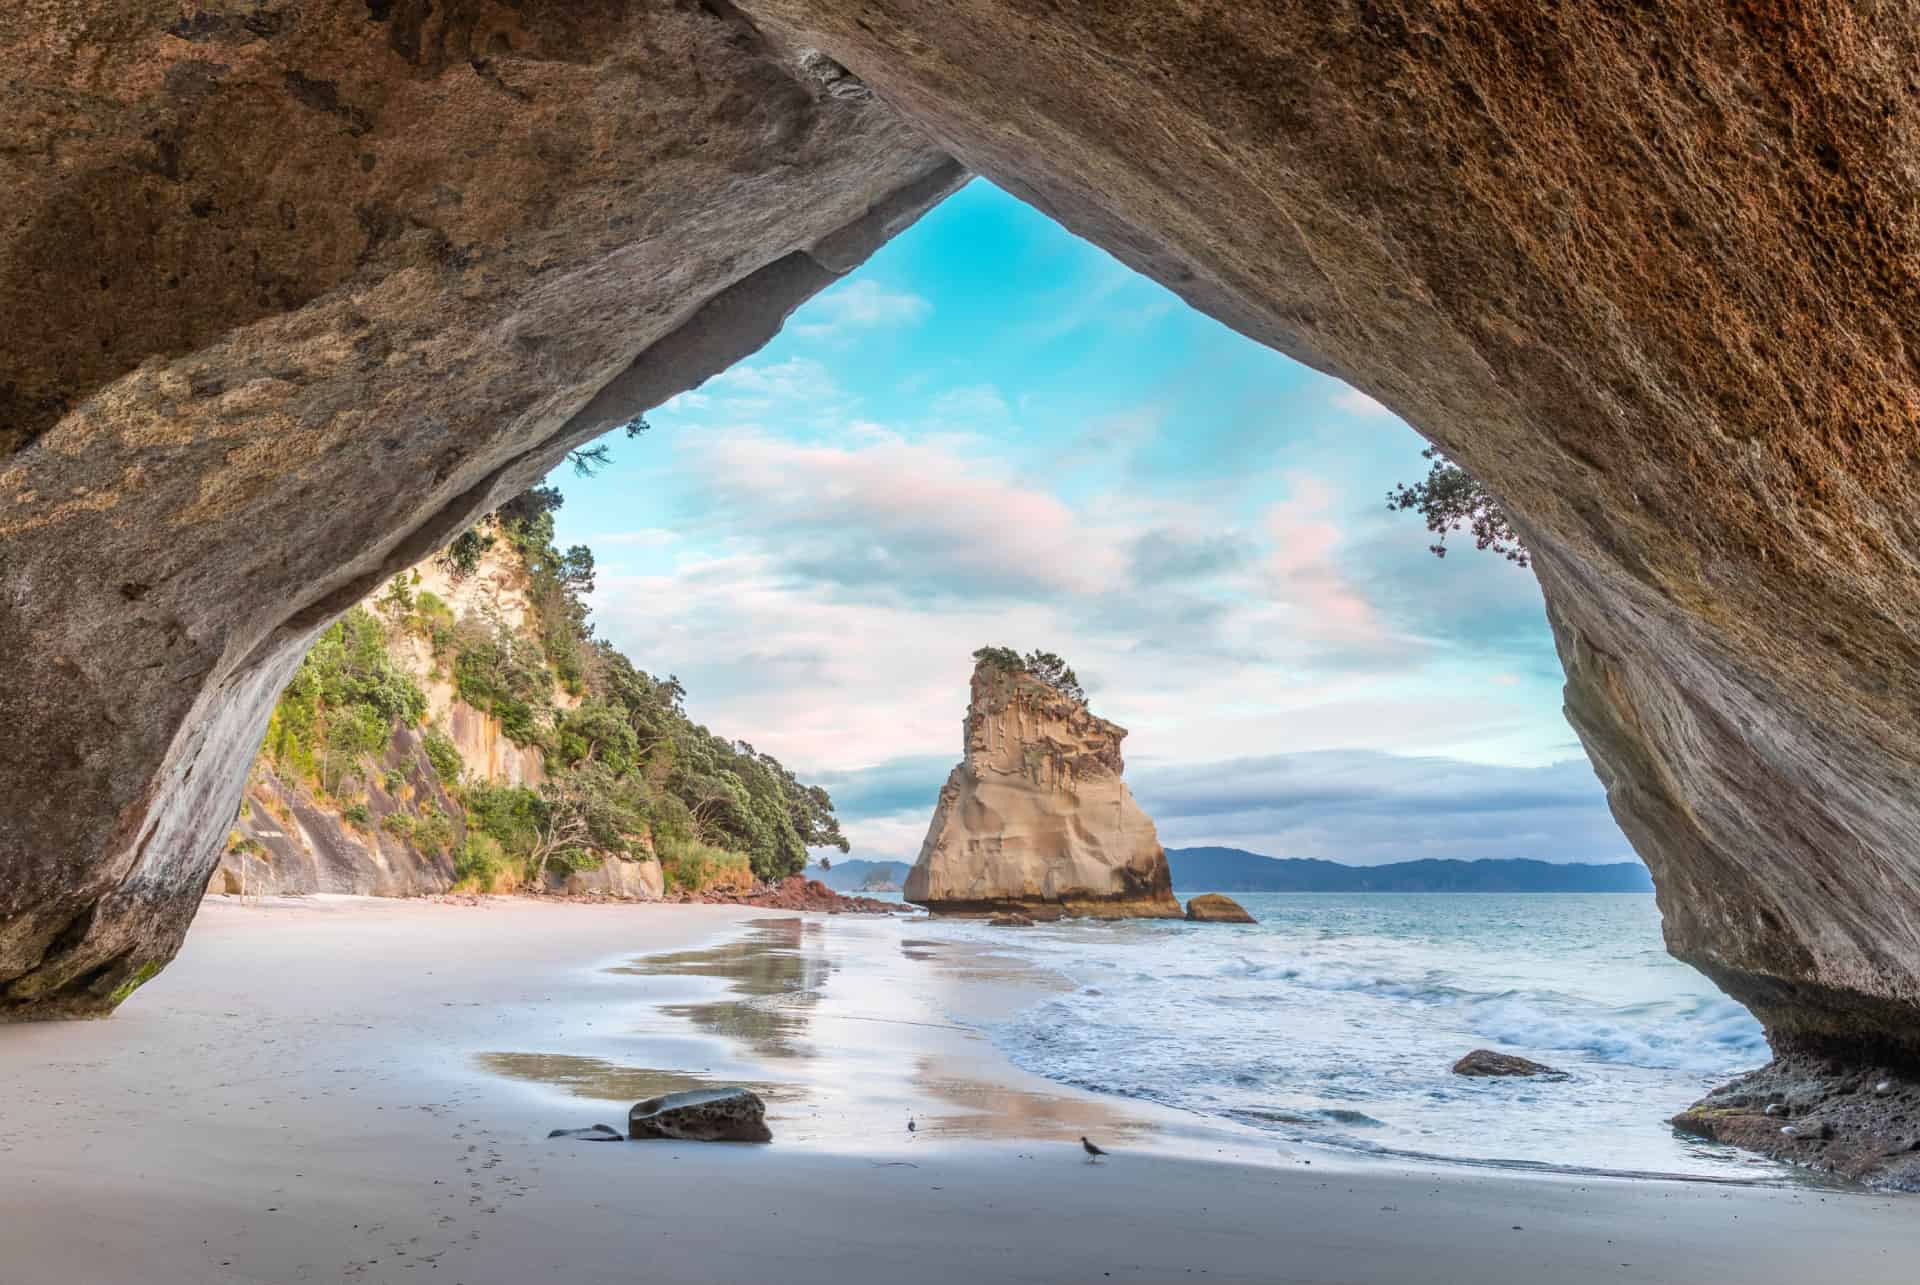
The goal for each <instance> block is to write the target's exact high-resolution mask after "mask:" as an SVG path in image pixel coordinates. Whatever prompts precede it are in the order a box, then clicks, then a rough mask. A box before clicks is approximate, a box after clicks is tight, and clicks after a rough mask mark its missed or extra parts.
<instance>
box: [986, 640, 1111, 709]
mask: <svg viewBox="0 0 1920 1285" xmlns="http://www.w3.org/2000/svg"><path fill="white" fill-rule="evenodd" d="M973 659H974V662H975V663H976V664H984V665H991V666H993V667H994V668H995V669H1000V670H1004V671H1005V672H1007V673H1009V674H1031V675H1032V676H1033V677H1035V678H1037V679H1039V680H1040V681H1041V682H1043V683H1045V684H1046V685H1047V686H1049V687H1051V688H1053V690H1055V691H1057V692H1059V693H1060V694H1061V695H1062V696H1065V697H1067V698H1069V699H1071V700H1077V701H1085V700H1086V699H1087V691H1086V688H1084V687H1082V686H1081V685H1080V678H1079V676H1078V675H1077V674H1075V673H1074V672H1073V667H1072V666H1071V665H1069V664H1067V662H1066V661H1064V660H1062V659H1061V658H1060V656H1059V655H1058V654H1056V653H1054V652H1050V651H1030V652H1028V653H1027V654H1026V655H1025V656H1022V655H1021V654H1020V653H1019V652H1017V651H1015V650H1014V649H1013V648H1011V647H982V648H980V649H979V650H978V651H976V652H974V653H973Z"/></svg>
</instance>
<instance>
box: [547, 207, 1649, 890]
mask: <svg viewBox="0 0 1920 1285" xmlns="http://www.w3.org/2000/svg"><path fill="white" fill-rule="evenodd" d="M648 419H649V420H650V422H651V423H652V424H653V431H652V432H651V433H649V434H647V435H646V436H645V437H643V438H641V439H639V440H636V441H625V440H618V439H616V440H614V441H613V442H612V446H613V454H614V462H613V464H612V465H611V466H610V467H608V468H607V469H605V470H604V471H603V472H601V473H600V474H599V475H598V476H596V477H594V478H591V479H581V478H577V477H575V476H573V475H572V474H571V473H570V472H569V471H567V470H564V469H563V470H561V471H559V472H557V473H556V474H555V475H554V477H553V479H552V480H553V481H554V482H555V483H556V484H557V485H559V486H560V487H561V489H562V490H563V491H564V492H565V494H566V496H567V502H566V506H565V508H563V509H562V511H561V512H560V514H559V519H558V521H559V535H560V541H561V543H562V544H570V543H584V544H587V545H589V546H591V547H592V548H593V550H594V553H595V556H596V558H597V559H598V562H599V567H600V575H599V584H598V588H597V591H596V594H595V598H594V617H595V620H596V621H597V623H598V627H599V629H600V631H601V633H602V634H603V635H605V636H607V637H609V638H611V639H612V640H613V641H614V643H615V644H616V645H618V646H619V647H620V648H622V649H623V650H624V651H626V652H627V654H628V655H630V656H631V657H632V658H633V659H634V661H635V662H636V663H637V664H639V665H640V666H642V667H643V668H646V669H651V670H654V671H657V672H662V673H668V672H671V673H676V674H678V675H679V676H680V677H681V679H682V680H683V681H684V682H685V683H686V686H687V689H688V699H687V704H688V708H689V710H690V712H691V713H692V714H693V715H694V716H695V717H696V718H698V719H700V720H702V721H703V722H705V723H707V724H708V725H709V726H710V727H712V728H713V729H714V730H715V731H717V732H720V733H722V734H724V735H728V736H734V737H740V738H743V739H746V740H749V741H751V742H753V743H754V744H755V745H756V746H758V747H759V748H761V749H764V750H767V751H769V752H771V753H774V754H776V755H778V756H779V757H780V758H781V759H782V760H784V761H786V762H787V763H788V764H789V765H790V766H792V767H793V768H794V769H795V770H796V771H798V772H800V773H801V775H802V776H803V777H805V778H807V779H813V780H819V781H820V782H822V783H823V784H825V785H827V786H828V788H829V789H831V790H832V791H833V793H834V795H835V798H836V800H837V801H838V803H839V805H840V812H841V815H842V817H843V820H844V822H845V824H846V828H847V830H848V833H849V836H850V837H851V838H852V839H853V841H854V844H855V852H854V855H856V856H865V857H869V858H873V859H883V858H897V859H903V860H911V859H912V858H913V856H914V854H915V852H916V851H917V850H918V847H919V844H920V840H921V838H922V837H923V835H924V832H925V828H926V824H927V819H928V816H929V814H930V812H931V809H932V805H933V801H934V796H935V795H936V794H937V792H938V790H939V787H940V783H941V781H942V780H944V779H945V776H946V773H947V770H948V769H949V768H950V767H951V766H952V765H953V763H954V762H955V761H956V760H957V758H958V756H959V752H960V720H961V716H962V714H963V712H964V708H965V703H966V679H967V674H968V671H969V668H970V664H971V662H970V659H969V657H970V654H971V652H972V651H973V649H974V648H975V647H978V646H980V645H982V644H986V643H994V644H1003V645H1008V646H1013V647H1017V648H1019V649H1021V650H1028V649H1031V648H1034V647H1045V648H1047V649H1050V650H1053V651H1058V652H1060V653H1061V654H1063V655H1065V656H1066V657H1067V658H1068V660H1069V661H1070V662H1071V663H1073V664H1074V666H1075V667H1076V668H1077V669H1078V671H1079V674H1080V676H1081V679H1082V681H1083V682H1084V683H1085V684H1086V686H1087V689H1088V691H1089V692H1090V694H1091V697H1092V702H1093V706H1094V709H1095V710H1096V712H1098V713H1100V714H1102V715H1104V716H1106V717H1108V718H1112V719H1114V720H1116V721H1117V722H1119V723H1121V724H1123V725H1124V726H1126V727H1128V728H1129V729H1131V735H1130V736H1129V738H1128V740H1127V743H1126V753H1127V759H1128V771H1127V776H1128V780H1129V781H1130V782H1131V783H1132V785H1133V788H1134V792H1135V793H1136V795H1137V796H1138V797H1139V798H1140V801H1141V803H1142V804H1143V806H1145V807H1146V808H1147V810H1148V811H1149V813H1150V814H1152V815H1153V816H1154V818H1155V820H1156V821H1157V822H1158V823H1159V826H1160V830H1161V837H1162V839H1163V841H1164V842H1166V843H1167V844H1168V845H1169V846H1183V845H1188V844H1198V843H1224V844H1232V845H1234V846H1240V847H1247V848H1251V849H1254V850H1256V851H1262V852H1269V853H1273V854H1275V855H1286V856H1319V857H1327V858H1331V859H1334V860H1342V861H1351V862H1356V863H1377V862H1380V861H1390V860H1398V859H1407V858H1414V857H1422V856H1458V857H1478V856H1532V857H1539V858H1543V859H1547V860H1622V859H1630V858H1631V853H1630V850H1629V849H1628V847H1627V844H1626V842H1625V840H1624V839H1622V838H1621V837H1620V835H1619V833H1618V831H1617V830H1616V829H1615V828H1614V826H1613V824H1612V822H1611V820H1610V819H1609V818H1608V816H1607V814H1606V810H1605V805H1604V802H1603V801H1602V796H1601V792H1600V788H1599V786H1598V784H1597V783H1596V782H1595V780H1594V778H1593V774H1592V771H1591V769H1590V768H1589V767H1588V766H1587V764H1586V761H1585V759H1584V758H1583V757H1581V755H1580V751H1579V747H1578V745H1577V744H1576V743H1575V742H1574V739H1573V736H1572V733H1571V732H1570V730H1569V729H1568V728H1567V726H1566V723H1565V721H1564V720H1563V718H1562V716H1561V713H1560V703H1561V702H1560V683H1561V677H1560V669H1559V664H1558V662H1557V660H1556V659H1555V656H1554V652H1553V645H1552V640H1551V638H1550V636H1549V635H1548V632H1547V626H1546V621H1545V618H1544V615H1543V613H1542V609H1541V605H1540V597H1539V591H1538V589H1537V588H1536V587H1535V585H1534V582H1533V578H1532V576H1531V574H1530V573H1528V572H1526V571H1524V570H1520V569H1517V568H1515V567H1513V566H1511V565H1509V564H1507V563H1505V562H1502V561H1500V560H1499V559H1497V558H1494V557H1490V556H1486V555H1475V553H1474V551H1473V550H1472V548H1471V545H1470V544H1469V545H1468V546H1467V547H1466V548H1464V549H1463V550H1460V551H1457V552H1455V553H1453V554H1452V555H1450V556H1449V557H1447V558H1446V559H1445V560H1443V561H1442V560H1436V559H1435V558H1433V557H1432V556H1431V555H1430V554H1428V553H1427V552H1426V545H1427V543H1428V541H1427V537H1426V533H1425V531H1424V530H1423V529H1422V527H1421V525H1420V523H1419V521H1418V520H1417V519H1415V518H1413V517H1411V516H1408V515H1404V514H1401V515H1395V514H1389V513H1388V512H1387V510H1386V507H1385V502H1384V497H1385V494H1386V491H1387V490H1388V488H1389V486H1390V485H1392V484H1393V483H1394V482H1396V481H1400V480H1408V479H1412V478H1414V477H1417V476H1419V475H1420V474H1421V473H1423V472H1424V470H1425V463H1424V461H1422V460H1421V458H1420V450H1421V448H1422V446H1423V443H1422V442H1421V440H1420V439H1419V438H1418V437H1417V436H1415V434H1414V433H1413V432H1412V431H1411V430H1409V429H1408V428H1407V427H1406V426H1405V425H1404V424H1402V423H1401V422H1400V421H1399V420H1397V419H1396V418H1394V417H1393V416H1392V415H1391V414H1389V413H1388V412H1386V411H1385V410H1383V409H1382V408H1381V407H1379V406H1378V405H1377V404H1375V403H1374V402H1372V401H1371V400H1369V399H1368V398H1366V397H1364V396H1362V395H1360V394H1359V393H1357V392H1355V391H1353V390H1351V389H1349V388H1347V387H1345V386H1344V385H1342V384H1340V383H1338V382H1337V381H1335V380H1332V379H1329V378H1327V377H1325V376H1323V375H1320V374H1317V373H1315V372H1313V371H1311V370H1309V369H1307V368H1306V367H1304V366H1301V365H1299V364H1298V363H1295V362H1293V361H1290V360H1289V359H1287V358H1285V357H1282V356H1280V355H1279V354H1278V353H1274V352H1271V351H1268V350H1266V349H1264V348H1261V347H1259V346H1258V345H1256V344H1254V343H1252V342H1251V341H1249V340H1246V339H1244V338H1242V337H1241V336H1239V335H1237V334H1235V333H1233V332H1232V331H1229V330H1227V329H1226V328H1225V327H1223V326H1220V325H1218V324H1217V323H1215V322H1212V321H1210V320H1208V319H1206V318H1205V317H1202V316H1200V315H1199V314H1197V313H1194V312H1193V311H1191V310H1190V309H1188V308H1187V307H1186V306H1185V305H1184V304H1183V303H1181V302H1180V300H1178V299H1177V298H1176V297H1175V296H1173V295H1172V294H1169V293H1168V292H1167V291H1165V290H1163V289H1161V288H1160V287H1159V286H1157V285H1154V284H1153V283H1151V282H1149V281H1147V280H1145V279H1144V278H1141V277H1139V276H1136V275H1135V274H1133V273H1132V272H1131V271H1130V270H1129V269H1127V268H1125V267H1123V266H1122V265H1121V264H1119V263H1118V262H1116V261H1115V260H1113V259H1112V258H1110V257H1109V256H1108V255H1106V254H1105V253H1104V252H1103V251H1100V250H1098V249H1095V248H1094V247H1092V246H1090V245H1088V244H1086V243H1085V242H1082V241H1079V240H1077V239H1075V238H1074V237H1072V236H1071V235H1069V234H1068V233H1067V232H1065V231H1064V230H1062V229H1061V228H1059V227H1058V226H1056V225H1055V224H1053V223H1051V222H1050V221H1048V220H1047V219H1046V218H1045V217H1043V216H1042V215H1040V214H1038V213H1036V212H1034V211H1033V210H1031V209H1029V208H1027V207H1026V206H1024V205H1021V204H1020V203H1019V202H1017V201H1015V200H1014V199H1013V198H1011V197H1009V196H1007V195H1006V194H1004V193H1002V192H1000V191H999V190H997V189H996V188H994V187H992V186H991V185H989V184H987V183H986V182H984V181H975V182H974V183H972V184H971V185H970V186H969V187H967V188H966V189H965V190H964V191H962V192H960V193H959V194H958V195H956V196H954V197H953V198H951V199H950V200H948V201H947V202H946V203H945V204H943V205H942V206H940V207H939V208H938V209H936V210H934V211H933V212H932V213H931V214H929V215H928V216H927V217H926V218H925V219H923V220H922V221H921V222H920V223H919V224H918V225H916V226H915V227H914V228H913V229H911V230H910V231H908V232H907V233H905V234H903V235H901V236H900V237H899V238H897V239H896V240H895V241H893V242H892V243H891V244H889V245H888V246H886V247H885V248H884V249H883V250H881V252H880V253H879V254H877V255H876V256H875V257H874V258H873V260H872V261H871V262H870V263H868V264H867V265H866V266H865V267H864V268H862V269H861V270H860V271H859V272H857V273H855V274H853V275H852V276H850V277H849V278H848V279H847V280H845V281H843V282H841V283H839V284H838V285H836V286H835V287H834V288H833V289H831V290H829V291H827V292H825V293H824V294H822V295H820V296H819V297H818V298H816V299H815V300H813V301H812V302H811V303H809V304H808V305H807V306H806V307H805V308H803V309H801V310H800V311H799V312H798V313H796V314H795V315H794V317H793V318H792V319H791V320H790V321H789V323H788V325H787V327H786V329H785V330H784V332H783V333H782V334H781V335H780V336H779V337H778V338H776V339H775V340H774V341H773V342H772V343H771V344H769V345H768V346H767V347H766V348H765V349H763V350H762V351H761V352H760V353H758V354H756V355H755V356H753V357H751V358H749V359H748V360H747V361H745V362H743V363H741V364H740V365H739V366H737V367H735V368H734V369H732V370H730V371H728V372H726V373H725V374H723V375H721V376H718V377H716V378H714V379H712V380H710V381H708V382H707V384H705V385H704V386H702V387H701V388H699V389H698V390H695V391H693V392H690V393H687V394H683V395H682V396H680V397H678V398H676V399H675V400H674V401H672V402H670V403H668V404H667V405H666V406H664V407H662V408H660V409H658V410H656V411H654V412H652V413H651V414H650V415H649V416H648Z"/></svg>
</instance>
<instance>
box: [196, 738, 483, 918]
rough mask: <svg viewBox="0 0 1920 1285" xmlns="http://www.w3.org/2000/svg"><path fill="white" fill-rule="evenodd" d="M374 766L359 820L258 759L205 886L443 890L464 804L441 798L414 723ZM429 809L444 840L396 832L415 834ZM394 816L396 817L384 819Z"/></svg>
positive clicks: (289, 891) (249, 892) (283, 891)
mask: <svg viewBox="0 0 1920 1285" xmlns="http://www.w3.org/2000/svg"><path fill="white" fill-rule="evenodd" d="M380 766H381V767H382V768H383V769H384V771H382V772H378V773H369V774H368V776H367V779H366V780H365V781H364V782H363V783H362V787H361V788H362V791H363V792H364V794H365V796H366V797H365V802H364V803H363V804H362V805H361V806H362V807H364V808H365V809H366V812H365V814H364V816H362V817H361V818H360V819H359V820H357V821H356V820H353V819H349V818H348V817H347V815H346V814H345V812H344V811H343V809H342V808H341V806H340V804H339V803H338V802H337V801H335V800H329V799H321V798H317V797H315V795H314V794H313V793H312V792H311V791H310V790H306V789H302V788H301V787H300V786H298V785H295V784H293V783H291V782H289V781H286V780H284V779H282V778H281V776H280V775H279V774H278V773H276V772H275V771H274V770H273V768H272V766H271V765H269V764H266V763H256V764H255V765H254V768H253V771H252V773H251V775H250V777H249V781H248V787H247V794H246V798H245V799H244V800H243V801H242V803H241V806H240V815H239V816H238V817H237V818H235V820H234V823H233V828H232V830H231V831H230V832H229V833H228V835H227V843H226V845H225V847H224V848H223V849H222V850H221V853H220V859H219V864H218V865H217V866H215V868H214V872H213V878H212V880H211V881H210V882H209V883H208V885H207V891H208V892H209V893H215V894H222V895H227V896H249V897H271V896H289V895H291V896H301V895H305V894H307V893H315V892H325V893H342V894H350V895H358V896H367V897H418V896H424V895H427V894H431V893H439V892H445V891H446V890H447V889H448V888H449V887H451V886H452V885H453V881H454V871H453V857H452V855H451V854H452V852H453V850H454V849H456V848H457V847H458V845H459V843H460V841H461V840H462V839H464V838H465V837H466V830H465V826H464V824H463V821H462V813H461V809H460V808H459V806H458V805H457V804H455V803H454V801H453V800H451V799H450V798H448V797H447V793H446V789H445V786H444V784H443V783H442V782H441V781H440V779H439V777H438V776H437V775H435V773H434V770H433V765H432V764H431V763H430V762H428V760H427V757H426V754H425V752H424V750H423V749H422V747H421V742H420V734H419V733H418V732H417V731H415V730H413V729H412V728H401V729H399V730H397V731H396V732H395V733H394V734H393V740H392V741H391V742H390V743H389V745H388V747H387V752H386V754H385V755H384V756H383V757H382V758H381V760H380ZM429 811H431V813H434V814H437V815H438V816H439V817H441V818H444V819H445V826H446V835H447V837H446V841H445V843H444V845H440V846H428V847H426V848H424V849H423V847H422V846H421V845H420V844H418V843H416V842H413V841H411V840H410V839H409V838H406V837H402V836H403V833H404V834H405V835H409V836H410V835H412V834H413V833H414V830H415V825H416V823H417V822H418V821H419V819H420V818H421V817H422V816H423V815H424V814H426V813H428V812H429ZM395 817H398V818H401V819H402V824H396V823H394V822H392V821H390V820H389V818H395ZM403 825H404V829H403Z"/></svg>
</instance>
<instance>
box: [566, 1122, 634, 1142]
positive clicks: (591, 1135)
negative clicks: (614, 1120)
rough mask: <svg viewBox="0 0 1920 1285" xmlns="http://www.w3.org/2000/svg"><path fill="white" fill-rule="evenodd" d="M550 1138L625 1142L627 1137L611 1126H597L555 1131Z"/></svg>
mask: <svg viewBox="0 0 1920 1285" xmlns="http://www.w3.org/2000/svg"><path fill="white" fill-rule="evenodd" d="M547 1137H548V1138H577V1139H578V1140H579V1141H581V1142H625V1141H626V1140H627V1135H626V1134H624V1133H622V1132H620V1130H618V1129H616V1128H614V1127H613V1126H612V1125H610V1124H596V1125H592V1126H590V1127H589V1128H585V1129H555V1130H554V1131H553V1132H552V1133H549V1134H548V1135H547Z"/></svg>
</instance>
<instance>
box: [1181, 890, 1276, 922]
mask: <svg viewBox="0 0 1920 1285" xmlns="http://www.w3.org/2000/svg"><path fill="white" fill-rule="evenodd" d="M1187 918H1188V919H1191V920H1192V921H1193V922H1194V923H1197V924H1257V923H1259V922H1260V921H1259V920H1258V919H1255V918H1254V917H1253V916H1252V915H1250V914H1248V913H1247V908H1246V907H1245V906H1242V905H1241V904H1240V903H1239V902H1237V901H1235V900H1234V899H1233V898H1232V897H1223V896H1221V895H1220V894H1219V893H1217V892H1203V893H1201V894H1200V895H1199V896H1197V897H1188V898H1187Z"/></svg>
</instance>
